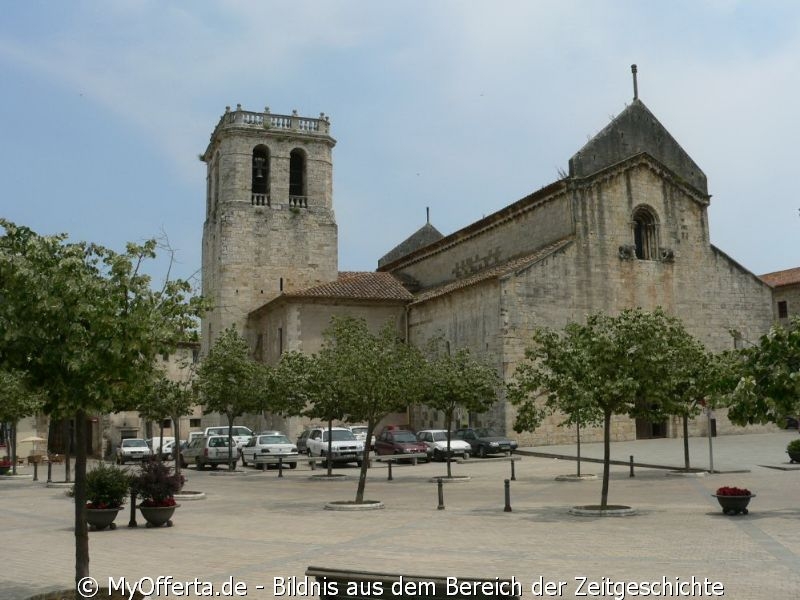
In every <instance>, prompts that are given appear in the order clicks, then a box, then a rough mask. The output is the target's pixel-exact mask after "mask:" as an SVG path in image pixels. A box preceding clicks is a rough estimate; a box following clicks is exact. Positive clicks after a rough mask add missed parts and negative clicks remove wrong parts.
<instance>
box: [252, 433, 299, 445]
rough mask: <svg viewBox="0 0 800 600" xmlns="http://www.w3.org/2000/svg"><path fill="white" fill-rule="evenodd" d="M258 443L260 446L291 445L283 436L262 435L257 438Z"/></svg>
mask: <svg viewBox="0 0 800 600" xmlns="http://www.w3.org/2000/svg"><path fill="white" fill-rule="evenodd" d="M258 443H259V444H261V445H262V446H264V445H266V444H291V442H290V441H289V438H287V437H286V436H285V435H262V436H261V437H260V438H258Z"/></svg>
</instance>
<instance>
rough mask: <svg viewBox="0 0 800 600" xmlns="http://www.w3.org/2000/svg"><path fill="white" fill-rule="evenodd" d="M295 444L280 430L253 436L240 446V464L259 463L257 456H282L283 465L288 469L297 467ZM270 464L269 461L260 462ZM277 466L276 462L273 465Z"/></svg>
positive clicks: (268, 465)
mask: <svg viewBox="0 0 800 600" xmlns="http://www.w3.org/2000/svg"><path fill="white" fill-rule="evenodd" d="M297 456H298V453H297V446H295V445H294V444H293V443H292V442H290V441H289V438H287V437H286V436H285V435H283V434H282V433H280V432H275V433H269V434H264V435H256V436H253V437H252V438H251V439H250V441H249V442H247V443H246V444H245V445H244V446H243V447H242V465H244V466H245V467H246V466H247V465H248V464H259V463H258V461H257V459H258V458H271V457H283V459H284V463H283V464H285V465H288V466H289V468H290V469H294V468H295V467H297V461H296V460H295V461H293V460H292V458H297ZM265 464H266V466H267V467H270V466H272V465H271V464H270V463H261V465H262V466H264V465H265ZM275 466H277V464H276V465H275Z"/></svg>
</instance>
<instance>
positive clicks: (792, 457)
mask: <svg viewBox="0 0 800 600" xmlns="http://www.w3.org/2000/svg"><path fill="white" fill-rule="evenodd" d="M786 454H788V455H789V462H790V463H800V451H798V452H789V451H787V452H786Z"/></svg>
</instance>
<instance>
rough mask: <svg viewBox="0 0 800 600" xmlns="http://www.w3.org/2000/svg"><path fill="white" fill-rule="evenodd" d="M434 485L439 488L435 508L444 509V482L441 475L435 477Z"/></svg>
mask: <svg viewBox="0 0 800 600" xmlns="http://www.w3.org/2000/svg"><path fill="white" fill-rule="evenodd" d="M436 487H437V488H439V506H437V507H436V510H444V482H443V481H442V478H441V477H439V478H437V479H436Z"/></svg>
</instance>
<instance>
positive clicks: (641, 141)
mask: <svg viewBox="0 0 800 600" xmlns="http://www.w3.org/2000/svg"><path fill="white" fill-rule="evenodd" d="M642 152H645V153H647V154H649V155H650V156H652V157H653V158H655V159H656V160H658V161H659V162H661V163H662V164H663V165H664V166H666V167H667V168H668V169H670V170H671V171H672V172H674V173H675V174H676V175H677V176H678V177H680V178H681V179H683V180H684V181H685V182H686V183H688V184H689V185H691V186H692V187H694V188H695V189H697V190H699V191H700V192H702V193H703V194H705V195H708V182H707V180H706V175H705V173H703V171H702V170H701V169H700V167H698V166H697V163H695V162H694V161H693V160H692V158H691V157H690V156H689V155H688V154H687V153H686V151H685V150H684V149H683V148H681V145H680V144H679V143H678V142H677V141H676V140H675V138H673V137H672V135H671V134H670V133H669V131H667V130H666V128H665V127H664V126H663V125H662V124H661V123H660V122H659V121H658V119H656V118H655V116H654V115H653V113H651V112H650V110H649V109H648V108H647V107H646V106H645V105H644V102H642V101H641V100H639V99H635V100H634V101H633V103H632V104H630V105H629V106H627V107H626V108H625V110H623V111H622V112H621V113H620V114H619V115H618V116H617V117H616V118H615V119H614V120H612V121H611V123H609V124H608V125H607V126H606V127H605V128H604V129H603V130H602V131H600V133H598V134H597V135H596V136H594V137H593V138H592V139H591V140H589V141H588V142H587V143H586V145H585V146H584V147H583V148H581V149H580V150H578V152H576V153H575V154H574V155H573V157H572V158H571V159H570V161H569V174H570V176H572V177H578V178H582V177H588V176H590V175H592V174H594V173H597V172H598V171H601V170H603V169H605V168H607V167H610V166H612V165H614V164H617V163H619V162H621V161H623V160H625V159H626V158H630V157H631V156H635V155H636V154H640V153H642Z"/></svg>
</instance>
